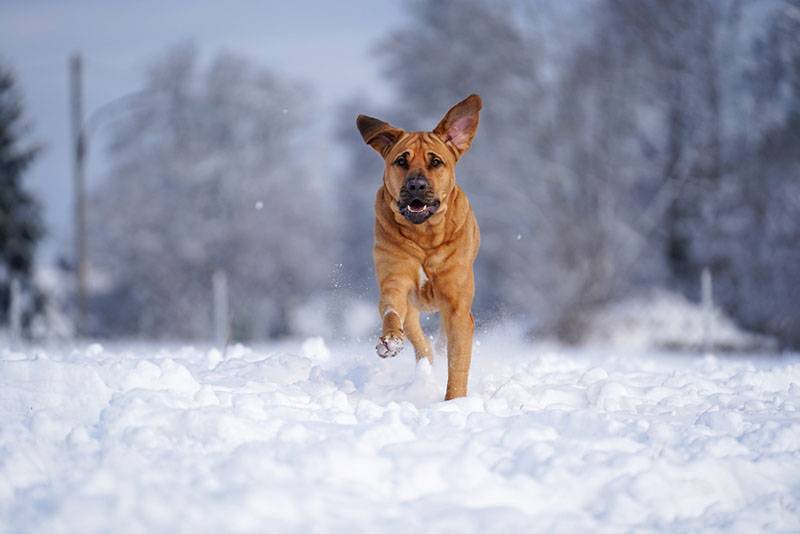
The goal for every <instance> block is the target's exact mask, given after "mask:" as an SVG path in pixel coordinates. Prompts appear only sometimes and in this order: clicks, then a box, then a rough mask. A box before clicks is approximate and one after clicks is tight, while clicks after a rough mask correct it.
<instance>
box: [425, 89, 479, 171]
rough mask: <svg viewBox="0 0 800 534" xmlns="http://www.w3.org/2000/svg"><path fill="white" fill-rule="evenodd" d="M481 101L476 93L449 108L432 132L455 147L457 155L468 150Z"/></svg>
mask: <svg viewBox="0 0 800 534" xmlns="http://www.w3.org/2000/svg"><path fill="white" fill-rule="evenodd" d="M481 107H483V101H482V100H481V97H479V96H478V95H469V96H468V97H467V98H465V99H464V100H462V101H461V102H459V103H458V104H456V105H455V106H453V107H452V108H450V111H448V112H447V114H446V115H445V116H444V118H443V119H442V120H441V121H440V122H439V124H438V125H437V126H436V128H434V129H433V133H435V134H436V135H438V136H439V137H441V138H442V140H443V141H444V142H445V143H448V144H450V145H452V146H453V148H455V149H456V152H457V153H458V155H459V157H460V156H461V155H462V154H464V152H466V151H467V150H469V147H470V145H471V144H472V138H473V137H475V132H476V131H477V130H478V120H479V118H480V117H479V113H480V110H481Z"/></svg>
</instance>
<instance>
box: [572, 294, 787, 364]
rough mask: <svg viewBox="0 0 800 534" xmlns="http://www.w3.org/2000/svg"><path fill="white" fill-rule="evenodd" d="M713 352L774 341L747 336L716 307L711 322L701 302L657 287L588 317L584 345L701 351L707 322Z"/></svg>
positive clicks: (771, 345) (763, 347) (771, 346)
mask: <svg viewBox="0 0 800 534" xmlns="http://www.w3.org/2000/svg"><path fill="white" fill-rule="evenodd" d="M707 319H708V325H709V327H710V329H709V334H710V348H711V349H712V350H714V351H716V352H754V351H774V350H775V348H776V344H775V341H774V340H772V339H770V338H767V337H765V336H760V335H757V334H753V333H750V332H745V331H744V330H742V329H741V328H739V327H738V326H736V324H734V322H733V321H732V320H731V319H729V318H728V317H726V316H725V315H724V314H723V313H722V311H721V310H719V309H718V308H712V309H711V311H710V314H709V315H708V318H706V312H705V310H704V309H703V307H702V306H701V305H700V304H697V303H694V302H691V301H689V300H688V299H686V298H685V297H684V296H682V295H680V294H677V293H673V292H669V291H665V290H661V289H655V290H652V291H650V292H649V293H647V294H645V295H641V296H638V297H634V298H630V299H627V300H624V301H622V302H619V303H616V304H612V305H610V306H608V307H606V308H604V309H602V310H601V311H598V312H596V313H594V314H591V315H590V316H589V317H587V318H586V319H585V322H586V324H587V328H586V331H585V333H584V335H583V338H582V342H583V343H584V344H586V345H589V346H591V345H605V346H611V347H625V348H633V349H642V350H647V349H667V350H689V351H697V350H701V349H702V348H703V342H704V336H705V329H706V320H707Z"/></svg>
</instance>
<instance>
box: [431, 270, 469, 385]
mask: <svg viewBox="0 0 800 534" xmlns="http://www.w3.org/2000/svg"><path fill="white" fill-rule="evenodd" d="M437 287H439V288H440V294H441V297H442V301H443V302H442V306H441V313H442V321H443V322H444V330H445V333H446V335H447V392H446V393H445V397H444V400H450V399H455V398H456V397H466V395H467V382H468V381H469V367H470V363H471V361H472V337H473V334H474V333H475V322H474V320H473V318H472V312H471V311H470V308H471V307H472V298H473V295H474V293H475V286H474V280H473V276H472V272H471V271H470V272H469V273H468V275H466V276H457V277H452V278H451V279H449V280H442V279H440V280H439V281H438V286H437Z"/></svg>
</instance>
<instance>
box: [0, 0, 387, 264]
mask: <svg viewBox="0 0 800 534" xmlns="http://www.w3.org/2000/svg"><path fill="white" fill-rule="evenodd" d="M167 6H168V7H167ZM402 12H403V4H402V3H397V2H380V1H376V0H372V1H365V0H358V1H350V0H348V1H339V2H331V1H328V2H326V1H319V0H292V1H289V2H233V1H230V2H205V1H203V2H201V1H190V0H181V1H170V2H157V1H152V0H145V1H136V2H108V1H105V0H86V1H71V2H60V1H51V2H41V1H36V0H4V1H3V2H2V3H0V60H3V61H4V62H6V63H7V64H10V65H11V67H12V69H13V70H14V71H15V72H16V74H17V81H18V84H19V88H20V89H21V91H22V93H23V97H24V104H25V110H26V115H27V118H28V119H29V120H30V122H31V123H32V126H33V130H32V136H31V137H32V139H35V140H36V141H39V142H42V143H44V144H45V146H46V150H45V152H44V153H43V154H42V155H41V156H40V158H39V159H38V161H37V162H36V163H35V164H34V166H33V167H32V169H31V170H30V171H29V173H28V175H27V176H26V183H27V184H28V185H29V187H30V188H31V189H32V190H33V191H34V193H35V194H36V195H37V196H38V198H39V199H40V200H41V201H42V202H43V204H44V207H45V216H46V222H47V227H48V237H47V239H46V241H45V243H44V244H43V246H42V247H41V250H40V258H41V259H42V260H45V261H50V260H52V259H54V258H55V257H56V256H57V255H58V254H62V253H70V252H71V246H72V245H71V234H72V227H71V224H72V223H71V211H70V210H71V203H72V189H71V177H72V175H71V160H70V151H69V142H70V130H69V109H68V100H69V96H68V91H67V90H68V80H67V62H68V58H69V56H70V55H71V54H72V53H73V52H75V51H80V52H81V53H82V55H83V61H84V96H85V101H84V107H85V111H86V113H87V114H89V113H91V111H92V110H93V109H96V108H97V107H99V106H101V105H102V104H104V103H105V102H108V101H110V100H113V99H114V98H117V97H119V96H122V95H125V94H127V93H130V92H132V91H135V90H137V89H138V88H140V87H141V85H142V82H143V79H144V72H145V70H146V67H147V65H148V64H149V63H151V62H152V61H153V60H154V59H156V58H158V57H159V56H160V55H161V54H163V52H164V51H165V49H167V48H168V47H169V46H171V45H175V44H179V43H182V42H186V41H188V40H191V41H194V43H195V44H196V45H197V46H198V49H199V50H200V51H201V53H203V54H204V55H211V54H213V53H215V52H217V51H220V50H227V51H231V52H238V53H242V54H244V55H245V56H247V57H249V58H250V59H252V60H254V61H256V62H258V63H259V64H262V65H264V66H267V67H269V68H272V69H273V70H275V71H276V72H278V73H282V74H284V75H286V76H288V77H290V78H292V79H298V80H305V81H308V82H310V83H311V84H312V85H313V86H314V88H315V90H316V94H317V95H318V96H319V102H317V103H316V108H317V109H318V110H319V112H320V113H330V114H333V113H335V111H336V106H337V104H339V103H340V102H341V101H342V100H344V99H346V98H347V97H349V96H351V95H353V94H356V93H360V94H366V95H369V97H370V98H371V99H372V100H374V101H377V102H381V101H382V100H383V98H384V97H385V96H386V94H387V90H388V88H387V86H386V84H385V82H383V80H382V79H381V76H380V65H379V63H378V62H377V61H376V58H375V57H374V54H373V53H372V51H373V49H374V44H375V42H376V40H377V39H379V38H380V37H381V36H382V35H385V34H386V33H387V32H388V31H390V29H392V28H393V27H396V26H397V25H398V24H399V23H400V22H401V20H399V19H401V18H402V16H403V13H402ZM103 135H104V132H103V130H102V129H100V131H98V132H97V133H96V134H95V135H93V137H92V146H93V152H92V154H91V156H92V157H91V159H90V160H89V164H88V175H89V182H90V184H91V183H92V182H96V180H97V179H98V176H99V175H101V174H102V172H103V169H104V165H105V159H104V157H103V151H102V146H103V141H104V137H103Z"/></svg>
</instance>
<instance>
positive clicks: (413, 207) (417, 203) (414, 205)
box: [408, 199, 428, 213]
mask: <svg viewBox="0 0 800 534" xmlns="http://www.w3.org/2000/svg"><path fill="white" fill-rule="evenodd" d="M427 207H428V206H427V204H423V203H422V201H421V200H417V199H414V200H412V201H411V204H409V205H408V211H410V212H413V213H419V212H421V211H422V210H424V209H425V208H427Z"/></svg>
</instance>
